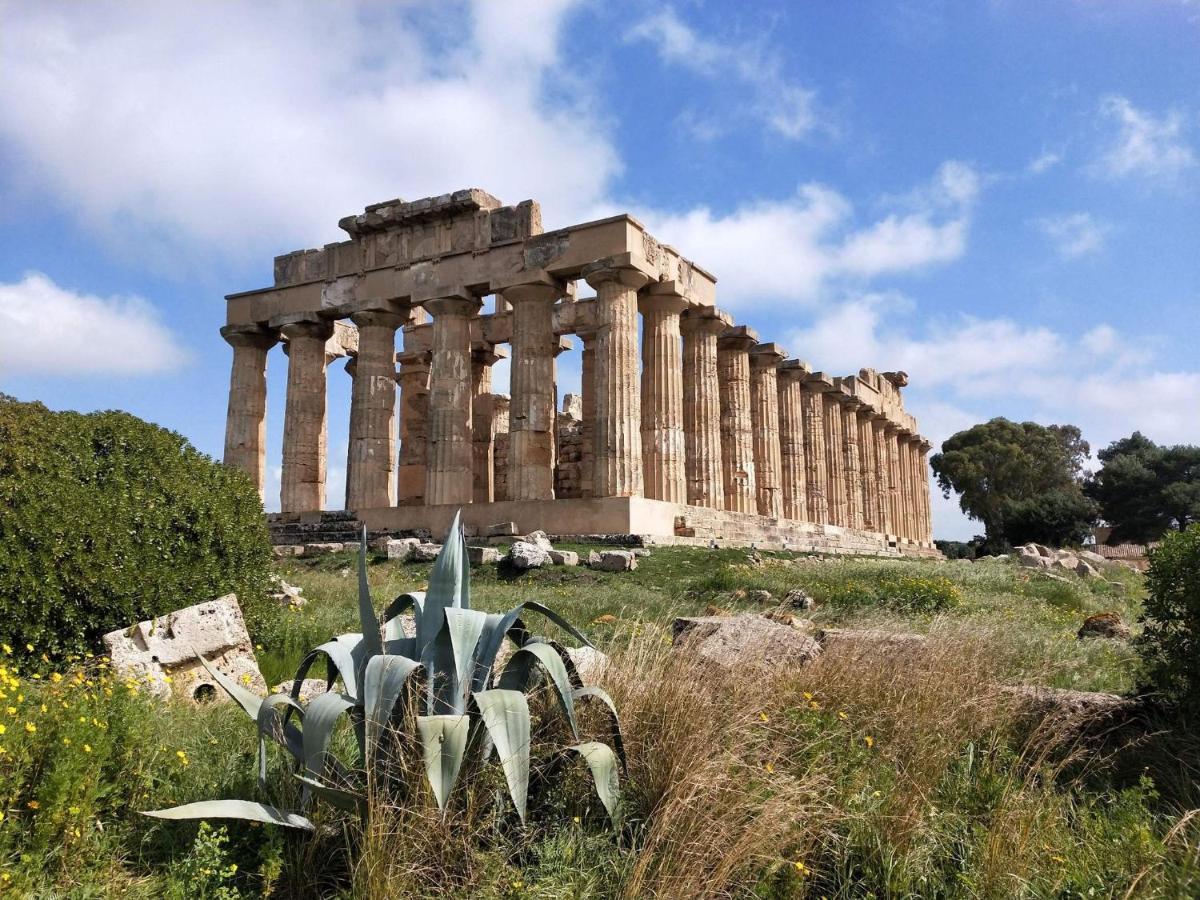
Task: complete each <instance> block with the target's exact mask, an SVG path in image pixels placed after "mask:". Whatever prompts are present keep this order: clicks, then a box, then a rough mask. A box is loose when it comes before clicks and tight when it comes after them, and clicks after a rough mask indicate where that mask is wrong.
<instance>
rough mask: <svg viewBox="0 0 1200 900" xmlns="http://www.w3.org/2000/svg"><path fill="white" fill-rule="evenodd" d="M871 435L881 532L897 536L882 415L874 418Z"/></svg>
mask: <svg viewBox="0 0 1200 900" xmlns="http://www.w3.org/2000/svg"><path fill="white" fill-rule="evenodd" d="M871 433H872V434H873V435H874V437H875V497H876V503H877V504H878V505H879V530H880V531H881V532H882V533H883V534H895V533H896V524H895V520H894V519H893V518H892V499H891V477H890V475H889V472H890V468H889V463H888V435H887V419H885V418H884V417H883V414H882V413H876V414H875V416H874V417H873V418H872V420H871Z"/></svg>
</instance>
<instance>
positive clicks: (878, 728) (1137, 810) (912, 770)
mask: <svg viewBox="0 0 1200 900" xmlns="http://www.w3.org/2000/svg"><path fill="white" fill-rule="evenodd" d="M571 549H578V550H581V551H583V552H584V553H586V551H587V550H588V549H589V548H585V547H576V548H571ZM278 571H279V574H280V575H281V576H282V577H283V578H285V579H286V580H287V581H289V582H291V583H293V584H297V585H299V586H301V587H302V588H303V593H304V597H305V598H306V600H307V603H306V605H305V606H304V608H303V609H299V610H293V609H289V608H286V607H280V608H279V610H278V613H277V614H273V615H272V616H271V617H270V619H269V621H267V622H266V623H265V624H264V626H263V627H262V628H261V629H260V630H259V632H258V633H256V634H255V635H254V638H255V640H256V641H257V643H258V644H259V646H260V649H259V651H258V655H259V661H260V664H261V667H262V669H263V673H264V675H265V676H266V678H267V680H268V684H275V683H277V682H279V681H282V680H284V679H287V678H289V677H290V676H291V674H292V670H293V669H294V667H295V665H296V663H297V662H298V660H299V658H300V656H301V655H302V654H303V653H304V652H305V651H306V650H307V649H309V648H310V647H312V646H315V645H316V644H318V643H320V642H322V641H324V640H326V639H328V638H329V637H330V636H331V635H334V634H338V633H342V632H346V631H356V630H358V626H357V613H356V590H357V585H356V578H355V573H354V558H353V555H352V554H340V555H335V556H329V557H323V558H319V559H316V560H311V561H308V560H290V561H288V562H286V563H282V564H280V566H279V568H278ZM428 572H429V566H428V565H420V564H407V563H390V562H388V561H386V560H379V559H376V560H374V561H373V562H372V564H371V565H370V567H369V579H370V583H371V587H372V592H373V594H374V597H375V602H376V605H377V606H382V605H383V604H384V603H385V602H386V601H387V600H390V599H391V598H392V597H393V596H395V595H396V594H399V593H401V592H403V591H406V590H412V589H419V588H421V587H423V586H424V584H425V579H426V578H427V577H428ZM1105 577H1106V579H1107V581H1092V582H1084V581H1081V580H1076V579H1072V580H1071V581H1070V583H1064V582H1061V581H1056V580H1054V579H1049V578H1046V577H1044V576H1042V575H1039V574H1036V573H1031V572H1029V571H1026V570H1022V569H1018V568H1017V567H1016V566H1015V565H1014V564H1013V563H1011V562H1010V561H1007V560H990V561H985V562H981V563H974V564H972V563H967V562H944V563H935V562H928V561H883V560H867V559H838V560H817V559H811V558H804V557H797V556H795V555H793V554H783V553H778V554H774V553H759V554H750V553H748V552H746V551H740V550H716V551H712V550H704V549H691V548H660V549H655V550H653V552H652V553H651V555H650V556H649V557H646V558H643V559H641V560H640V564H639V567H638V569H637V570H636V571H634V572H628V573H601V572H594V571H591V570H589V569H587V568H585V567H582V566H581V567H579V568H565V567H564V568H547V569H543V570H539V571H534V572H530V573H527V574H523V575H520V576H515V575H513V574H512V573H510V572H507V571H506V570H505V569H504V568H503V567H500V568H498V567H495V566H485V567H481V568H480V569H479V570H477V571H475V572H474V573H473V578H472V602H473V605H474V606H476V607H479V608H483V609H487V610H498V609H501V608H508V607H511V606H512V605H513V604H514V603H515V602H516V601H518V600H521V599H526V598H529V599H537V600H539V601H541V602H543V603H545V604H547V605H549V606H551V607H553V608H554V609H556V610H557V611H559V612H560V613H562V614H564V615H565V616H566V617H567V618H568V619H570V620H571V621H572V622H574V623H575V624H577V625H579V626H581V627H583V628H584V630H585V631H586V632H587V633H588V634H589V635H590V636H591V637H592V638H593V640H594V641H595V643H596V644H597V645H598V646H599V647H600V648H601V649H604V650H606V651H608V652H610V653H611V654H612V656H613V659H614V664H613V669H612V671H611V672H610V676H609V678H608V680H609V681H611V683H610V684H606V687H608V688H609V690H610V692H611V693H613V695H614V697H615V698H616V699H617V702H618V705H619V706H620V708H621V712H622V716H623V719H624V722H625V728H626V731H627V740H628V744H629V747H630V754H631V769H630V775H629V778H628V779H627V782H626V784H625V791H626V796H627V806H628V813H627V819H626V821H625V822H624V825H623V827H622V829H621V830H620V831H619V832H616V833H614V831H613V830H612V828H611V827H610V825H609V824H608V822H607V821H606V820H605V818H604V816H603V811H602V810H601V811H600V814H597V812H596V808H595V804H594V803H589V801H588V800H587V796H586V791H583V790H582V789H581V788H580V789H579V790H578V791H576V792H575V793H572V790H575V789H574V788H572V789H571V790H568V791H567V793H566V794H564V795H563V796H562V797H561V798H559V799H558V800H556V801H554V802H553V803H551V805H550V806H548V807H546V808H544V809H542V810H541V813H540V815H539V816H538V817H537V818H536V819H533V820H531V823H530V824H529V825H528V826H527V827H524V828H515V827H513V825H512V822H511V817H510V816H506V814H505V813H504V811H503V809H502V806H503V804H502V803H500V802H499V801H493V800H492V799H490V798H489V797H483V798H482V800H481V802H480V803H478V804H471V806H472V809H474V810H475V811H474V812H472V813H470V814H467V813H465V812H464V813H456V814H455V816H450V817H448V818H447V819H446V820H443V819H442V818H441V817H439V816H436V815H431V814H430V812H429V810H428V809H422V810H416V811H407V810H391V811H389V812H387V814H386V815H384V814H380V816H379V817H378V821H373V822H372V825H371V827H370V828H369V829H367V830H366V831H365V832H364V831H363V830H362V829H359V828H357V826H355V825H354V824H352V823H349V822H348V821H347V820H345V819H342V818H339V817H338V816H337V815H332V814H330V815H326V816H324V817H321V816H318V818H317V821H318V823H319V824H321V825H322V826H323V828H322V831H321V832H319V833H318V835H317V836H316V837H314V838H307V837H304V836H298V835H294V834H281V833H279V832H277V831H275V830H274V829H272V828H270V827H253V826H249V825H244V824H241V823H232V822H229V823H223V824H222V823H213V826H212V827H211V828H208V827H206V828H204V829H201V828H199V827H198V826H197V825H196V824H195V823H162V822H158V821H154V820H150V819H146V818H144V817H141V816H138V815H137V814H136V811H137V810H139V809H147V808H156V807H163V806H168V805H171V804H175V803H183V802H189V801H191V800H197V799H205V798H213V797H256V796H257V794H256V790H257V788H256V786H255V784H254V770H255V766H254V751H255V739H254V729H253V726H252V724H251V723H249V722H247V721H246V720H245V718H244V716H243V714H242V713H241V712H240V711H239V710H237V709H236V708H234V707H232V705H230V704H222V705H212V706H206V707H202V708H198V709H197V708H192V707H189V706H185V705H170V706H163V705H162V704H159V703H157V702H156V701H153V700H151V699H149V698H147V697H146V696H145V695H144V694H143V693H142V692H140V691H138V690H135V689H134V688H133V687H131V686H129V685H126V684H124V683H122V682H121V681H120V680H119V679H115V678H113V677H112V676H111V675H110V673H108V672H107V670H106V669H105V668H104V663H103V662H102V661H99V660H97V659H92V660H78V661H61V663H59V664H55V663H53V662H47V663H46V664H44V665H43V666H42V667H41V669H40V671H37V672H34V671H33V670H28V671H23V672H16V671H13V670H12V669H11V667H10V668H9V669H6V670H5V672H4V675H3V678H2V679H0V688H2V690H0V693H4V694H5V697H4V698H3V699H0V704H4V703H7V704H11V705H9V706H8V707H7V708H6V712H5V714H4V715H2V716H0V722H2V723H3V724H4V726H5V727H4V731H3V732H0V747H2V748H3V751H2V752H0V773H2V775H3V780H2V781H0V800H2V801H3V807H2V808H3V811H4V818H3V820H0V896H4V895H5V894H7V895H11V896H37V897H57V896H62V897H101V896H130V897H180V898H183V897H189V898H191V897H213V898H230V897H236V896H248V897H252V896H263V895H266V896H278V897H309V896H347V897H349V896H372V897H391V896H465V897H484V898H487V897H539V898H560V897H562V898H566V897H596V898H600V897H619V896H624V897H643V896H660V897H689V896H730V897H763V898H786V897H797V898H798V897H822V896H824V897H846V898H849V897H901V896H926V897H1010V896H1028V897H1108V896H1156V897H1174V896H1191V895H1195V893H1196V891H1197V890H1200V863H1197V861H1196V858H1195V850H1194V848H1195V847H1196V839H1197V837H1198V836H1200V831H1198V829H1196V828H1195V827H1193V825H1192V824H1191V820H1190V818H1189V817H1187V816H1185V813H1186V812H1187V810H1188V809H1190V808H1191V806H1192V805H1194V803H1193V801H1194V799H1195V798H1194V796H1193V794H1192V792H1191V787H1190V786H1191V783H1192V782H1191V779H1190V774H1191V769H1190V768H1189V766H1190V760H1191V759H1192V758H1193V757H1192V755H1191V754H1193V753H1194V748H1193V747H1192V743H1191V742H1190V741H1188V740H1186V739H1185V738H1184V737H1181V738H1179V740H1178V741H1176V742H1175V743H1171V742H1170V741H1164V740H1163V739H1162V738H1161V736H1160V737H1159V738H1158V739H1155V740H1144V741H1143V742H1142V743H1140V744H1138V745H1137V746H1135V747H1133V748H1128V747H1125V746H1124V744H1123V743H1122V742H1121V741H1104V742H1101V743H1096V744H1080V743H1079V742H1078V741H1072V740H1065V739H1064V737H1063V735H1061V734H1054V733H1053V728H1050V729H1046V728H1043V729H1041V730H1040V731H1039V730H1037V729H1033V730H1031V727H1030V726H1028V724H1025V723H1023V721H1022V720H1021V718H1020V717H1019V716H1018V715H1017V714H1016V713H1015V712H1014V709H1013V708H1012V707H1011V705H1006V703H1005V701H1004V700H1003V699H1002V698H1001V697H998V696H997V694H996V692H995V691H994V690H993V689H992V686H994V685H995V684H997V683H1001V682H1024V683H1031V684H1044V685H1051V686H1056V687H1069V688H1074V689H1078V690H1096V691H1112V692H1118V693H1120V692H1127V691H1130V690H1131V689H1132V688H1133V686H1134V685H1135V683H1136V681H1137V659H1136V656H1135V654H1134V652H1133V651H1132V650H1131V649H1130V648H1129V647H1128V646H1127V645H1125V644H1121V643H1113V642H1108V641H1098V640H1088V641H1079V640H1077V639H1076V636H1075V632H1076V630H1077V629H1078V627H1079V625H1080V623H1081V622H1082V620H1083V618H1084V617H1085V616H1086V615H1088V614H1091V613H1094V612H1100V611H1107V610H1114V611H1117V612H1120V613H1121V614H1122V616H1124V617H1125V618H1126V620H1127V621H1133V620H1135V619H1136V617H1137V615H1138V611H1139V606H1140V600H1141V594H1142V586H1141V576H1140V575H1137V574H1136V573H1133V572H1129V571H1127V570H1124V569H1114V570H1111V571H1110V572H1107V573H1106V575H1105ZM1108 582H1116V583H1108ZM796 588H800V589H803V590H805V591H806V592H808V593H809V594H810V595H811V596H812V597H813V598H814V599H815V600H816V601H817V607H816V609H814V610H813V611H812V612H811V613H810V614H805V615H811V618H813V619H814V620H815V621H816V622H817V623H819V624H821V625H825V626H834V625H836V626H842V627H868V626H869V627H879V628H886V629H890V630H898V631H910V632H919V633H922V634H927V635H929V636H930V644H929V646H930V650H929V652H928V653H923V654H920V655H919V656H918V657H916V658H911V659H910V658H904V659H900V658H888V657H883V658H880V659H878V660H866V661H864V660H861V659H859V660H854V661H851V662H848V661H845V660H842V661H839V660H837V659H834V658H832V656H831V657H830V658H829V659H825V658H821V659H818V660H817V661H816V662H815V663H813V664H810V665H809V666H806V667H805V668H804V669H803V670H801V671H799V672H794V673H782V674H780V675H778V676H776V677H765V678H764V677H761V676H756V677H752V678H744V677H739V676H738V675H737V674H736V673H735V674H734V675H732V676H728V677H726V676H714V675H712V674H711V673H708V672H707V671H705V670H702V669H699V668H697V666H696V664H695V663H694V662H692V661H689V660H687V659H686V658H685V657H683V656H681V654H678V653H672V652H671V651H670V649H669V639H670V626H671V621H672V619H673V618H674V617H675V616H678V615H696V614H704V612H705V611H706V610H711V609H714V608H715V609H720V610H727V611H729V612H733V613H740V612H755V611H762V607H760V606H758V605H756V604H754V603H751V602H749V601H747V600H746V599H745V598H744V593H745V592H746V591H750V590H756V589H765V590H768V591H770V592H771V593H772V594H773V595H774V596H775V597H776V598H782V597H783V595H784V594H786V593H787V592H788V591H789V590H792V589H796ZM56 671H57V673H61V674H63V675H64V677H63V678H62V679H61V680H56V679H55V678H54V677H53V676H54V675H55V674H56ZM35 675H37V676H39V677H34V676H35ZM18 698H19V699H18ZM30 726H32V729H33V730H30ZM85 746H86V748H87V749H86V750H85V749H84V747H85ZM1164 747H1167V748H1169V749H1164ZM276 765H279V767H280V770H282V765H281V761H280V760H279V759H274V761H273V763H272V766H273V767H274V766H276ZM273 799H275V800H276V801H277V802H280V803H281V804H285V805H286V804H287V803H289V802H290V803H295V801H296V797H295V796H294V792H293V793H292V794H291V795H287V794H286V791H285V796H282V797H275V798H273ZM476 806H478V807H479V808H480V809H482V810H483V812H480V811H479V809H475V807H476ZM431 861H432V862H431Z"/></svg>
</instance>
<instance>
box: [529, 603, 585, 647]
mask: <svg viewBox="0 0 1200 900" xmlns="http://www.w3.org/2000/svg"><path fill="white" fill-rule="evenodd" d="M521 608H522V609H526V610H530V611H532V612H535V613H540V614H541V615H543V616H545V617H546V618H547V619H549V620H550V621H551V622H553V623H554V624H555V625H557V626H558V627H559V628H561V629H562V630H563V631H565V632H566V633H567V634H569V635H571V637H573V638H575V640H577V641H579V643H581V644H583V645H584V646H585V647H592V646H594V645H593V644H592V642H591V641H589V640H588V639H587V638H586V637H584V636H583V632H582V631H580V630H579V629H578V628H576V627H575V626H574V625H572V624H571V623H570V622H568V621H567V620H566V619H564V618H563V617H562V616H560V615H559V614H558V613H556V612H555V611H554V610H552V609H550V607H548V606H543V605H542V604H540V603H538V602H537V601H536V600H526V601H525V602H524V603H522V604H521Z"/></svg>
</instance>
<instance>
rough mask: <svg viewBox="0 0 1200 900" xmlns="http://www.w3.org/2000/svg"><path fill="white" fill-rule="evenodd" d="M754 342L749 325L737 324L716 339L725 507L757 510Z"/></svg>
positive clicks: (753, 333)
mask: <svg viewBox="0 0 1200 900" xmlns="http://www.w3.org/2000/svg"><path fill="white" fill-rule="evenodd" d="M757 343H758V334H757V333H755V332H754V330H753V329H750V328H747V327H746V326H744V325H739V326H736V327H734V328H730V329H728V330H727V331H725V332H724V333H723V334H722V335H721V337H720V338H718V340H717V365H718V368H719V369H720V396H721V469H722V481H723V482H724V485H725V508H726V509H729V510H733V511H735V512H742V513H753V512H756V511H757V506H758V500H757V497H756V496H755V493H756V491H755V480H754V431H753V425H752V422H751V418H750V355H749V351H750V348H751V347H753V346H754V345H755V344H757Z"/></svg>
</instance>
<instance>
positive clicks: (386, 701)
mask: <svg viewBox="0 0 1200 900" xmlns="http://www.w3.org/2000/svg"><path fill="white" fill-rule="evenodd" d="M420 668H421V664H420V663H418V662H417V661H416V660H412V659H408V658H407V657H404V656H393V655H391V654H387V653H382V654H380V655H379V656H376V657H373V658H372V659H371V660H370V661H368V662H367V669H366V673H365V674H364V676H363V715H364V717H365V719H366V746H367V752H368V753H370V754H374V753H376V752H378V751H379V748H380V739H381V737H382V734H383V730H384V729H385V728H386V727H387V725H388V723H390V722H391V721H393V719H394V718H395V716H396V708H397V706H398V705H399V703H400V700H401V698H402V697H403V694H404V688H405V685H406V684H407V683H408V679H409V677H410V676H412V675H413V674H414V673H415V672H417V671H418V670H419V669H420Z"/></svg>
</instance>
